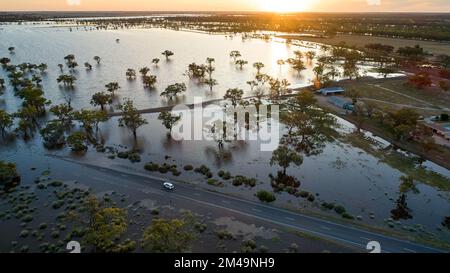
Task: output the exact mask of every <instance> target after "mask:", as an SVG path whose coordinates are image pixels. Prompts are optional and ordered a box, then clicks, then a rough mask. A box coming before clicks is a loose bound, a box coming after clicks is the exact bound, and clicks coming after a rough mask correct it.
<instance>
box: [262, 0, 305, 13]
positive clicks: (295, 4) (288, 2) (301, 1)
mask: <svg viewBox="0 0 450 273" xmlns="http://www.w3.org/2000/svg"><path fill="white" fill-rule="evenodd" d="M262 8H263V9H264V10H266V11H273V12H298V11H307V10H309V9H310V8H311V0H266V1H264V2H263V3H262Z"/></svg>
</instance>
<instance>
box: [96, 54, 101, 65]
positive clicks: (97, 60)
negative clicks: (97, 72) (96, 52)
mask: <svg viewBox="0 0 450 273" xmlns="http://www.w3.org/2000/svg"><path fill="white" fill-rule="evenodd" d="M94 61H96V62H97V64H100V62H101V61H102V58H100V57H99V56H94Z"/></svg>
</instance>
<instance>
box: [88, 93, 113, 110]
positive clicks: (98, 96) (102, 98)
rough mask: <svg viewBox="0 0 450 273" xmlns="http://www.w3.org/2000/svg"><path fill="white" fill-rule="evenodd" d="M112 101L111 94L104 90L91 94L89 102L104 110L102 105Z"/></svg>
mask: <svg viewBox="0 0 450 273" xmlns="http://www.w3.org/2000/svg"><path fill="white" fill-rule="evenodd" d="M112 101H113V96H112V94H106V93H105V92H97V93H95V94H94V95H92V99H91V104H92V105H94V106H97V105H100V108H101V109H102V110H105V109H104V107H105V105H107V104H111V103H112Z"/></svg>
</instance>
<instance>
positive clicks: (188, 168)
mask: <svg viewBox="0 0 450 273" xmlns="http://www.w3.org/2000/svg"><path fill="white" fill-rule="evenodd" d="M183 169H184V170H185V171H192V170H193V169H194V167H192V165H186V166H184V168H183Z"/></svg>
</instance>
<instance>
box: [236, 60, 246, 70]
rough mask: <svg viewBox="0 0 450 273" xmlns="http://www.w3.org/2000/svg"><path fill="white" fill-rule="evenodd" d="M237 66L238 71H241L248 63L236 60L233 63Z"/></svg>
mask: <svg viewBox="0 0 450 273" xmlns="http://www.w3.org/2000/svg"><path fill="white" fill-rule="evenodd" d="M234 63H235V64H236V65H237V66H239V69H243V68H244V65H246V64H248V61H245V60H236V61H235V62H234Z"/></svg>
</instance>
